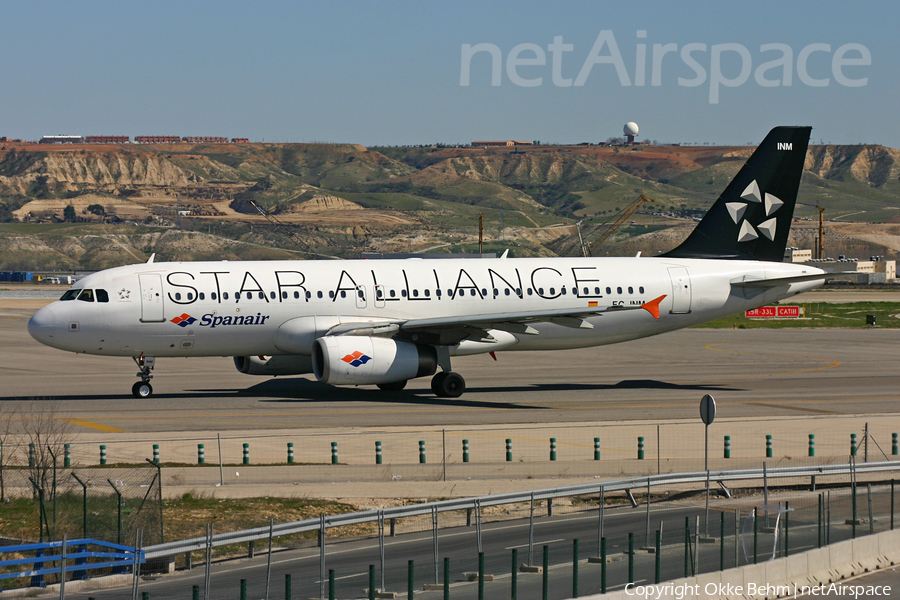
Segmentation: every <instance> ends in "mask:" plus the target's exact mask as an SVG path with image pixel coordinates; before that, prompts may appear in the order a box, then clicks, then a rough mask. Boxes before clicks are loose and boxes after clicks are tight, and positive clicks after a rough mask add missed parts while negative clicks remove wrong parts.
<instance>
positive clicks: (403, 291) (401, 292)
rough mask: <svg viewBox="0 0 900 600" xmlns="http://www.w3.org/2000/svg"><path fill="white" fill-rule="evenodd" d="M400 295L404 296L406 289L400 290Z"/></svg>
mask: <svg viewBox="0 0 900 600" xmlns="http://www.w3.org/2000/svg"><path fill="white" fill-rule="evenodd" d="M400 295H401V296H403V297H404V298H406V290H400Z"/></svg>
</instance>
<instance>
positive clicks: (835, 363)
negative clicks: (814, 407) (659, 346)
mask: <svg viewBox="0 0 900 600" xmlns="http://www.w3.org/2000/svg"><path fill="white" fill-rule="evenodd" d="M733 343H734V342H720V343H717V344H707V345H706V346H704V349H705V350H712V351H713V352H727V353H730V354H753V355H755V356H781V357H785V358H805V359H807V360H819V361H823V362H828V363H831V364H830V365H828V366H825V367H816V368H815V369H801V370H799V371H784V372H782V373H763V374H761V375H742V376H740V377H716V378H712V379H695V380H693V381H694V382H697V381H740V380H742V379H761V378H764V377H777V376H779V375H797V374H799V373H812V372H814V371H824V370H826V369H833V368H835V367H839V366H840V365H841V363H839V362H838V361H836V360H832V359H830V358H818V357H816V356H800V355H797V354H778V353H773V352H747V351H741V350H724V349H722V348H716V347H715V346H722V345H724V344H733ZM673 383H686V382H683V381H675V382H673Z"/></svg>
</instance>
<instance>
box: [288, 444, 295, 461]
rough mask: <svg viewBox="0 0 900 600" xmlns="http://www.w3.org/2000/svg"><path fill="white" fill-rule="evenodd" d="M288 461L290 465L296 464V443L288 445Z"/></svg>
mask: <svg viewBox="0 0 900 600" xmlns="http://www.w3.org/2000/svg"><path fill="white" fill-rule="evenodd" d="M287 460H288V464H289V465H292V464H294V442H288V443H287Z"/></svg>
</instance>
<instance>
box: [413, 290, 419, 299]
mask: <svg viewBox="0 0 900 600" xmlns="http://www.w3.org/2000/svg"><path fill="white" fill-rule="evenodd" d="M413 296H415V297H416V298H418V297H419V290H413Z"/></svg>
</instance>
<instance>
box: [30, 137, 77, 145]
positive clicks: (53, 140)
mask: <svg viewBox="0 0 900 600" xmlns="http://www.w3.org/2000/svg"><path fill="white" fill-rule="evenodd" d="M40 143H41V144H83V143H84V138H83V137H81V136H80V135H45V136H44V137H42V138H41V142H40Z"/></svg>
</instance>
